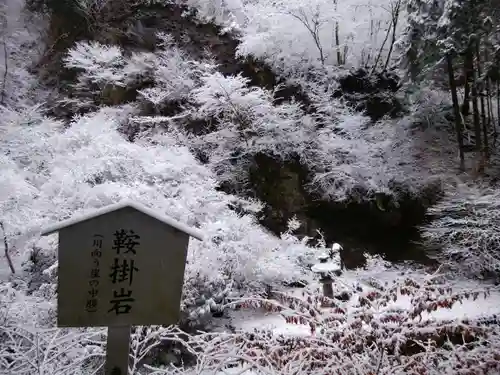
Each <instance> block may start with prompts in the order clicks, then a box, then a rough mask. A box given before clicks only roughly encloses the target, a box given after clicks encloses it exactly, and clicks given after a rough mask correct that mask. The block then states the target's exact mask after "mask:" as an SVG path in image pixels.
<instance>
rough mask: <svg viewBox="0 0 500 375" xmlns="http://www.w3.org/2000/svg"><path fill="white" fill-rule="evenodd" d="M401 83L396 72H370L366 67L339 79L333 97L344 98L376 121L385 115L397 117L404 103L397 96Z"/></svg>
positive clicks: (350, 104) (401, 111)
mask: <svg viewBox="0 0 500 375" xmlns="http://www.w3.org/2000/svg"><path fill="white" fill-rule="evenodd" d="M400 85H401V83H400V79H399V77H398V76H397V74H395V73H392V72H388V71H382V72H374V73H373V74H370V73H368V72H367V71H366V70H365V69H358V70H355V71H352V72H350V73H349V74H347V75H345V76H344V77H341V78H340V79H339V89H338V90H337V91H336V92H335V93H334V95H333V97H334V98H340V97H342V98H344V99H345V101H346V103H347V104H348V105H349V106H351V107H352V108H354V109H355V110H356V111H359V112H363V113H364V114H365V115H367V116H368V117H370V119H371V120H372V121H373V122H376V121H378V120H381V119H382V118H383V117H385V116H388V117H391V118H395V117H397V116H400V115H401V114H402V113H403V105H402V104H401V102H400V101H399V100H398V98H396V96H395V93H396V92H397V91H398V90H399V88H400Z"/></svg>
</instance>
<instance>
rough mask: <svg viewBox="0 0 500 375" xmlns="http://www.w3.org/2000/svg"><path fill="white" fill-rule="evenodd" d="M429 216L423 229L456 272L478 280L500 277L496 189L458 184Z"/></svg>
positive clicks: (443, 258) (430, 243) (439, 254)
mask: <svg viewBox="0 0 500 375" xmlns="http://www.w3.org/2000/svg"><path fill="white" fill-rule="evenodd" d="M447 190H448V191H447V194H446V195H445V197H444V199H443V200H441V201H440V202H439V203H438V204H437V205H436V206H434V207H432V208H431V209H430V211H429V214H430V215H432V218H433V220H432V221H431V222H430V223H429V224H427V225H425V226H424V227H423V228H422V229H423V232H422V235H423V237H424V239H425V241H426V242H427V244H428V245H429V246H435V247H437V254H436V257H437V258H438V259H440V260H441V261H446V263H448V264H449V265H450V266H451V267H452V268H453V269H455V270H457V269H458V270H460V271H462V272H463V273H465V274H466V275H474V276H478V277H492V276H493V277H495V278H496V279H498V277H499V276H500V245H499V244H500V237H499V224H498V222H497V220H498V212H499V208H500V207H499V206H498V204H499V199H500V195H499V193H498V191H497V189H495V188H494V187H487V186H484V187H481V186H467V185H458V186H456V187H450V188H449V189H447Z"/></svg>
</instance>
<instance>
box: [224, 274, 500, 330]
mask: <svg viewBox="0 0 500 375" xmlns="http://www.w3.org/2000/svg"><path fill="white" fill-rule="evenodd" d="M379 266H380V264H379ZM410 275H411V276H412V277H413V278H419V277H424V273H423V272H422V271H419V270H414V269H410V268H406V269H405V268H402V267H399V268H397V267H391V268H385V267H378V266H377V265H375V266H374V267H369V268H368V269H359V270H350V271H346V272H344V274H343V275H342V276H340V277H339V278H338V280H337V281H338V282H340V283H342V284H343V286H344V288H345V289H352V287H353V286H355V285H359V286H361V287H362V288H363V289H365V290H369V289H370V288H372V287H371V286H370V285H369V283H368V280H369V279H375V280H377V281H378V282H382V284H385V283H387V284H388V285H391V284H392V283H393V282H395V281H397V280H400V279H401V278H403V277H405V276H410ZM452 285H453V289H454V290H455V291H460V290H470V291H478V290H485V287H486V286H485V285H484V284H481V283H479V282H477V281H472V280H470V281H469V280H458V281H456V282H455V283H454V284H452ZM320 287H321V285H320V284H319V283H313V284H311V285H309V286H308V287H307V289H309V290H314V289H315V288H320ZM288 292H289V293H291V294H294V295H297V296H300V295H302V292H303V289H301V288H293V289H290V290H288ZM356 303H357V297H356V295H355V296H354V297H353V298H352V299H351V300H350V301H349V303H348V304H347V305H348V309H349V308H353V307H354V305H355V304H356ZM410 306H411V301H410V297H409V296H406V295H401V294H398V299H397V300H396V302H393V303H391V304H389V305H388V306H386V307H383V308H381V309H380V311H379V313H383V312H384V311H387V310H388V309H393V308H395V307H400V308H403V309H408V308H410ZM493 314H500V290H498V289H495V290H492V291H491V294H490V295H489V296H488V297H487V298H484V297H483V296H482V295H480V296H479V297H478V298H477V299H476V300H475V301H474V300H472V299H465V300H463V301H462V303H461V302H457V303H456V304H455V305H453V307H452V308H451V309H439V310H437V311H435V312H432V313H430V314H429V313H423V314H422V318H423V319H435V320H455V319H457V320H458V319H465V318H480V317H488V316H492V315H493ZM229 316H230V320H231V324H232V326H233V327H235V329H236V330H243V331H253V330H254V329H269V330H271V331H272V332H273V333H274V334H275V335H293V336H306V335H311V332H310V329H309V326H307V325H297V324H290V323H286V322H285V319H284V318H283V317H282V316H281V315H280V314H279V313H269V312H265V311H264V310H252V309H250V310H239V311H231V312H230V313H229ZM417 319H419V318H417Z"/></svg>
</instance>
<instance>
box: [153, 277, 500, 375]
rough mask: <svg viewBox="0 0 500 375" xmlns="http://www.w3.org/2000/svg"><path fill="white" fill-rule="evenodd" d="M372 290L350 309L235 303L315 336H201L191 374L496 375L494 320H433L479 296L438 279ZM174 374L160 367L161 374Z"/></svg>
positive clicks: (317, 300)
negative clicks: (277, 316)
mask: <svg viewBox="0 0 500 375" xmlns="http://www.w3.org/2000/svg"><path fill="white" fill-rule="evenodd" d="M368 284H369V285H370V286H369V287H365V288H364V289H363V288H360V287H359V286H358V287H357V288H356V290H353V292H354V293H353V297H352V299H351V300H350V301H346V302H342V301H339V300H336V299H333V300H330V299H326V298H324V297H319V296H318V295H317V294H316V293H315V292H312V293H311V291H306V292H305V293H303V294H302V295H300V294H297V295H291V294H283V293H274V294H273V296H274V298H275V299H263V298H262V297H259V296H255V297H253V298H247V299H242V300H238V301H233V302H231V305H233V306H237V307H238V308H239V309H252V310H255V309H257V310H263V311H267V312H268V313H274V314H277V313H279V314H281V315H282V316H283V318H284V320H285V321H286V322H287V323H288V324H298V325H305V326H306V327H309V328H310V331H311V333H310V334H300V335H294V334H292V335H276V334H273V333H272V332H271V331H269V330H267V329H255V330H253V331H243V332H242V331H236V332H233V333H229V332H228V333H220V332H217V333H205V334H201V335H197V336H195V337H191V338H190V339H189V340H185V341H184V345H186V346H188V347H189V348H190V350H191V351H192V352H195V353H197V359H198V361H197V365H196V366H195V368H194V369H191V370H192V371H193V373H196V374H200V373H204V372H206V373H213V372H214V371H215V370H216V369H217V370H219V369H224V368H228V369H229V368H230V367H236V368H238V369H239V371H243V370H244V369H248V370H250V371H252V373H255V374H259V375H260V374H302V373H307V374H314V375H320V374H321V375H326V374H332V373H333V374H376V373H381V374H386V373H394V374H421V373H425V374H436V375H437V374H456V373H472V372H471V371H477V370H480V371H482V372H481V373H483V374H494V373H496V372H497V371H498V370H499V366H500V361H499V358H500V357H499V354H500V353H499V350H500V346H499V344H500V343H499V342H498V339H497V337H496V334H495V325H496V324H497V320H496V318H495V317H487V316H484V317H479V318H476V319H465V320H459V321H453V320H446V319H442V318H436V317H435V315H436V314H439V312H440V311H443V310H446V309H450V308H452V307H453V305H455V304H457V303H460V302H461V301H463V300H467V299H471V300H476V299H477V298H478V297H479V294H480V293H478V292H476V293H467V292H462V291H457V292H454V291H453V290H451V289H450V288H449V286H448V285H449V284H448V281H447V280H446V278H443V277H442V276H438V275H436V274H434V275H428V276H426V277H425V278H424V279H420V278H414V277H405V278H403V279H402V280H400V281H398V282H396V283H394V284H391V285H387V284H384V283H382V282H379V281H377V280H371V281H368ZM486 295H487V293H486ZM486 295H485V296H486ZM325 305H326V306H328V307H325ZM486 343H489V344H488V345H485V344H486ZM182 371H185V369H179V370H178V372H174V373H183V372H182ZM172 372H173V369H171V368H170V369H166V368H163V369H162V368H157V372H156V374H166V373H172ZM188 373H189V372H188ZM243 373H244V372H243Z"/></svg>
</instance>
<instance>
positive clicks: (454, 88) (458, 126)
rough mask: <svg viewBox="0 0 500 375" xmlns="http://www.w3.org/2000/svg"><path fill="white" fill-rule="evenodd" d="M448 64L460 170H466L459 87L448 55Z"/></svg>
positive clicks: (451, 60) (451, 59)
mask: <svg viewBox="0 0 500 375" xmlns="http://www.w3.org/2000/svg"><path fill="white" fill-rule="evenodd" d="M446 62H447V64H448V80H449V81H450V91H451V100H452V102H453V113H454V115H455V132H456V135H457V144H458V155H459V157H460V170H461V171H464V170H465V158H464V141H463V135H462V121H461V118H462V117H461V115H460V108H459V104H458V95H457V85H456V83H455V74H454V72H453V58H452V57H451V54H449V53H448V54H447V55H446Z"/></svg>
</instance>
